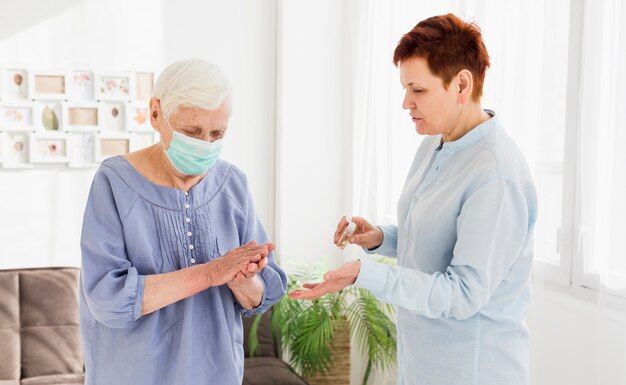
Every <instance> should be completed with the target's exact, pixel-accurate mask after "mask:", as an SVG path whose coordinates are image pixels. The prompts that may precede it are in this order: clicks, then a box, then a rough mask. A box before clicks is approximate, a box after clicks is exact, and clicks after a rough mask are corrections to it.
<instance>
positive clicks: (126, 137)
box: [94, 132, 131, 162]
mask: <svg viewBox="0 0 626 385" xmlns="http://www.w3.org/2000/svg"><path fill="white" fill-rule="evenodd" d="M94 140H95V156H94V157H95V160H96V162H102V161H103V160H105V159H107V158H110V157H113V156H117V155H125V154H128V153H129V152H130V151H131V135H130V134H128V133H103V132H101V133H100V134H97V135H95V138H94Z"/></svg>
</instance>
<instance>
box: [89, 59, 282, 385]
mask: <svg viewBox="0 0 626 385" xmlns="http://www.w3.org/2000/svg"><path fill="white" fill-rule="evenodd" d="M230 92H231V91H230V85H229V82H228V80H227V79H226V77H225V76H224V74H223V73H222V72H221V71H220V70H219V69H218V68H217V67H216V66H214V65H211V64H209V63H207V62H205V61H203V60H185V61H180V62H176V63H174V64H172V65H170V66H169V67H168V68H166V69H165V70H164V71H163V73H162V74H161V76H160V77H159V79H158V80H157V82H156V85H155V89H154V95H153V97H152V99H151V100H150V119H151V123H152V126H153V127H154V129H155V130H156V131H158V132H159V134H160V138H161V141H160V143H157V144H155V145H153V146H151V147H148V148H145V149H143V150H140V151H137V152H134V153H131V154H128V155H127V156H124V157H122V156H117V157H113V158H110V159H107V160H105V161H104V162H103V163H102V165H101V167H100V169H99V170H98V171H97V173H96V175H95V177H94V180H93V184H92V186H91V192H90V194H89V199H88V202H87V208H86V210H85V217H84V224H83V233H82V239H81V248H82V270H81V277H80V278H81V281H80V283H81V290H80V303H81V334H82V339H83V353H84V359H85V367H86V381H85V383H86V384H87V385H109V384H120V385H124V384H127V385H141V384H146V385H148V384H149V385H154V384H225V385H229V384H233V385H234V384H241V382H242V377H243V347H242V340H243V335H242V322H241V316H242V315H244V316H250V315H252V314H257V313H262V312H264V311H265V310H266V309H267V308H268V307H270V306H271V305H272V304H273V303H275V302H276V301H278V300H279V299H280V298H281V297H282V296H283V294H284V293H285V288H286V277H285V274H284V273H283V271H282V270H281V269H280V267H279V266H278V265H277V264H276V262H275V261H274V256H273V253H272V251H273V249H274V245H273V244H272V243H270V242H269V240H268V237H267V234H266V233H265V231H264V229H263V225H262V224H261V222H260V221H259V218H258V217H257V215H256V213H255V210H254V206H253V204H252V200H251V197H250V192H249V190H248V184H247V181H246V176H245V175H244V174H243V172H241V170H239V169H237V168H236V167H235V166H233V165H231V164H228V163H227V162H225V161H222V160H220V159H219V155H220V151H221V148H222V141H223V137H224V136H225V134H226V133H227V128H228V119H229V116H230V107H231V106H230V100H231V98H230Z"/></svg>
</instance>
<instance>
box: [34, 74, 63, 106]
mask: <svg viewBox="0 0 626 385" xmlns="http://www.w3.org/2000/svg"><path fill="white" fill-rule="evenodd" d="M67 78H68V75H67V73H65V72H54V71H30V72H29V80H28V89H29V91H28V93H29V95H30V98H31V99H35V100H66V99H67V98H68V81H67Z"/></svg>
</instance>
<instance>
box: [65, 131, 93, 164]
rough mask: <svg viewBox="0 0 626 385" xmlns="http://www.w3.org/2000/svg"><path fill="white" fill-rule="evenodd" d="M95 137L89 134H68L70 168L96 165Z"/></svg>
mask: <svg viewBox="0 0 626 385" xmlns="http://www.w3.org/2000/svg"><path fill="white" fill-rule="evenodd" d="M94 138H95V135H94V134H91V133H87V132H70V133H68V134H67V155H68V162H69V167H93V166H95V165H96V163H95V140H94Z"/></svg>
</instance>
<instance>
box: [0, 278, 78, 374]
mask: <svg viewBox="0 0 626 385" xmlns="http://www.w3.org/2000/svg"><path fill="white" fill-rule="evenodd" d="M77 279H78V269H72V268H50V269H24V270H4V271H0V385H19V384H23V385H65V384H82V383H83V378H84V376H83V361H82V355H81V346H80V331H79V326H78V320H79V316H78V285H77V282H78V281H77Z"/></svg>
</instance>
